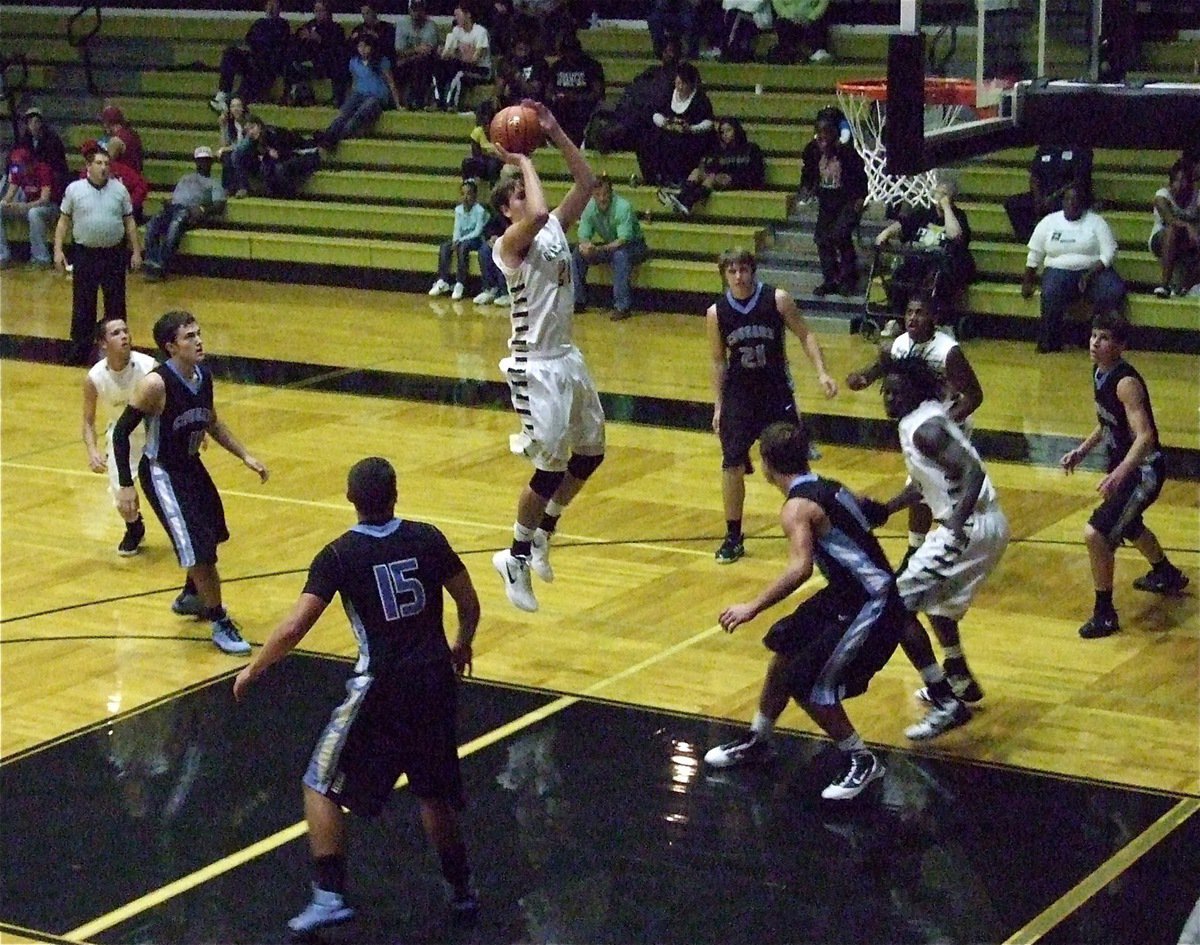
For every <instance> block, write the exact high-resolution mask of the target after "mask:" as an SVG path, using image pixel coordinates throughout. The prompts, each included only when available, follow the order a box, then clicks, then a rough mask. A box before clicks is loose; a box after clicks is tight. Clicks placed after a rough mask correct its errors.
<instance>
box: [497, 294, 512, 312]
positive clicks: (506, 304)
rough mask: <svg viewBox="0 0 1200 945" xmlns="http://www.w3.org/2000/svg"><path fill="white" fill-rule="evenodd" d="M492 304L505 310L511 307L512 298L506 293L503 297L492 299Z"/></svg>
mask: <svg viewBox="0 0 1200 945" xmlns="http://www.w3.org/2000/svg"><path fill="white" fill-rule="evenodd" d="M492 304H493V305H503V306H504V307H505V308H508V307H509V306H510V305H512V296H511V295H509V294H508V293H507V292H506V293H504V295H497V296H496V297H495V298H494V299H492Z"/></svg>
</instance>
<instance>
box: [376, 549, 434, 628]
mask: <svg viewBox="0 0 1200 945" xmlns="http://www.w3.org/2000/svg"><path fill="white" fill-rule="evenodd" d="M416 570H417V559H416V558H403V559H401V560H400V561H392V562H391V563H390V564H377V565H375V568H374V571H375V586H376V587H378V588H379V603H380V604H381V605H383V616H384V618H385V619H386V620H399V619H400V618H401V617H415V616H416V615H417V614H419V613H420V612H421V611H422V610H424V609H425V586H424V585H423V584H422V583H421V582H420V581H418V580H417V579H416V578H415V577H412V574H413V572H415V571H416Z"/></svg>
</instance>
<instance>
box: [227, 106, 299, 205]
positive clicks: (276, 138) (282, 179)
mask: <svg viewBox="0 0 1200 945" xmlns="http://www.w3.org/2000/svg"><path fill="white" fill-rule="evenodd" d="M233 160H234V164H235V165H236V166H237V169H238V181H239V183H244V184H245V185H246V186H243V187H241V188H240V189H238V190H237V191H236V192H234V194H233V196H234V197H245V196H246V193H247V191H248V189H249V184H250V183H251V182H252V181H253V180H254V179H256V178H257V179H258V180H260V181H261V182H262V186H263V190H265V191H266V193H267V195H268V196H270V197H295V196H296V195H297V194H298V193H299V192H300V188H301V187H303V186H304V182H305V181H306V180H307V179H308V177H309V175H310V174H312V173H313V172H314V171H315V170H316V169H317V168H319V167H320V166H321V155H320V152H319V151H317V149H316V148H311V147H305V143H304V139H303V138H301V137H300V135H298V134H297V133H296V132H294V131H290V130H289V129H287V128H277V127H275V126H274V125H266V124H263V121H262V119H261V118H259V117H258V116H257V115H251V116H249V117H248V118H247V119H246V137H245V139H244V140H243V141H242V143H241V144H239V145H238V146H237V149H236V150H235V151H234V152H233Z"/></svg>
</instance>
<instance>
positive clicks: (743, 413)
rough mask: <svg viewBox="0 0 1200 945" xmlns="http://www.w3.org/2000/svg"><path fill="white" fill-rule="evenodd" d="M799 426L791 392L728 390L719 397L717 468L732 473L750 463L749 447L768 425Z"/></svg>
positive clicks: (798, 416) (786, 390)
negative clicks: (719, 422) (785, 424)
mask: <svg viewBox="0 0 1200 945" xmlns="http://www.w3.org/2000/svg"><path fill="white" fill-rule="evenodd" d="M780 422H782V423H792V424H798V423H799V422H800V415H799V414H798V413H797V412H796V399H795V397H794V396H793V395H792V392H791V390H789V389H784V390H771V389H767V390H765V391H740V390H737V389H731V390H727V391H725V393H724V394H723V395H722V397H721V424H720V429H719V431H718V435H719V436H720V438H721V468H722V469H734V468H736V467H738V466H747V465H748V464H749V463H750V447H751V446H753V445H754V443H755V441H756V440H757V439H758V438H759V437H760V436H762V431H763V430H765V429H766V428H767V427H769V426H770V425H771V424H772V423H780Z"/></svg>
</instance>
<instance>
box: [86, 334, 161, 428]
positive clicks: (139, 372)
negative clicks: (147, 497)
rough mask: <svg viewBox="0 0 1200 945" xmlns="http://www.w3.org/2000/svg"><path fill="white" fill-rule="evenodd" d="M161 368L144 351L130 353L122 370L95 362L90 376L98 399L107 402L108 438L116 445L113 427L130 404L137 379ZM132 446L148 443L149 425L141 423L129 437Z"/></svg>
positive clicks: (104, 403) (106, 362)
mask: <svg viewBox="0 0 1200 945" xmlns="http://www.w3.org/2000/svg"><path fill="white" fill-rule="evenodd" d="M156 367H158V362H157V361H155V360H154V358H152V357H150V355H148V354H142V352H140V351H131V352H130V353H129V363H128V364H127V365H125V369H124V370H122V371H113V370H111V369H110V368H109V366H108V361H107V360H101V361H98V362H96V363H95V364H93V365H92V367H91V370H89V371H88V378H89V380H91V382H92V385H93V386H94V387H95V388H96V401H97V403H99V404H103V405H104V407H105V412H106V413H107V415H108V422H107V424H106V427H105V438H106V440H107V442H108V446H109V448H110V450H111V448H112V429H113V426H114V425H115V424H116V422H117V418H118V417H119V416H121V414H122V413H123V412H124V410H125V408H126V406H128V404H129V397H130V395H131V394H132V393H133V389H134V387H135V386H137V382H138V381H140V380H141V379H142V378H143V377H145V376H146V375H147V374H149V373H150V372H151V371H153V370H154V369H155V368H156ZM129 442H130V445H131V446H132V447H134V448H135V449H137V450H139V451H140V449H141V447H142V446H143V445H144V444H145V442H146V429H145V425H144V424H141V423H139V424H138V425H137V429H135V430H134V431H133V433H132V434H131V435H130V438H129Z"/></svg>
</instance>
